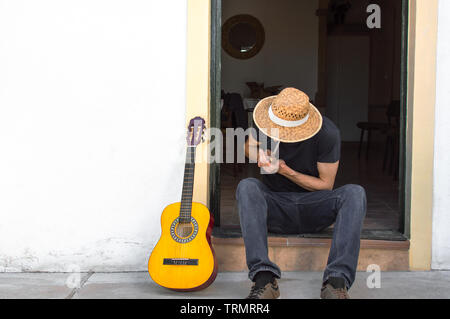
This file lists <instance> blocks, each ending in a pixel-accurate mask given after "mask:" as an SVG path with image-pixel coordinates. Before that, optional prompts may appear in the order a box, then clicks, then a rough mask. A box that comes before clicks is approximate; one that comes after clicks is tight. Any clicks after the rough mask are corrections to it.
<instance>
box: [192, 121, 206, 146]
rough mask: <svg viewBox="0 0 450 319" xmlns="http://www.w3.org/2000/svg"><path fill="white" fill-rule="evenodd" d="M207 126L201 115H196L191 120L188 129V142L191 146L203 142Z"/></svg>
mask: <svg viewBox="0 0 450 319" xmlns="http://www.w3.org/2000/svg"><path fill="white" fill-rule="evenodd" d="M205 128H206V126H205V120H204V119H202V118H201V117H195V118H193V119H192V120H190V121H189V125H188V130H187V143H188V145H189V146H193V147H195V146H197V145H198V144H200V143H201V142H202V138H203V133H204V131H205Z"/></svg>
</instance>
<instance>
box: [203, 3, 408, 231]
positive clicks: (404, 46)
mask: <svg viewBox="0 0 450 319" xmlns="http://www.w3.org/2000/svg"><path fill="white" fill-rule="evenodd" d="M401 1H402V14H401V16H402V23H401V28H402V30H401V33H402V37H401V41H402V43H401V80H400V81H401V83H400V100H401V101H400V102H401V111H400V119H401V121H400V126H401V127H400V151H399V155H400V156H399V185H400V187H401V188H400V190H399V201H400V210H401V214H400V229H399V230H398V231H393V232H392V238H397V239H398V232H400V233H401V234H402V235H404V236H405V238H408V239H409V238H410V236H411V232H410V222H411V157H412V150H411V143H412V132H411V127H410V125H409V123H410V121H411V120H410V116H411V110H409V109H408V93H409V92H410V91H409V90H408V79H409V74H408V64H409V62H410V61H409V57H410V47H409V36H410V34H409V27H410V1H416V0H401ZM221 27H222V0H211V48H210V57H211V60H210V127H220V99H221V54H222V50H221ZM209 206H210V209H211V211H212V212H214V219H215V226H220V164H219V163H211V164H210V171H209Z"/></svg>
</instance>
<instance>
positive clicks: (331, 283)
mask: <svg viewBox="0 0 450 319" xmlns="http://www.w3.org/2000/svg"><path fill="white" fill-rule="evenodd" d="M320 298H321V299H350V296H349V294H348V291H347V287H346V286H345V280H344V278H339V277H330V278H328V280H327V281H326V282H325V283H324V284H323V286H322V290H321V292H320Z"/></svg>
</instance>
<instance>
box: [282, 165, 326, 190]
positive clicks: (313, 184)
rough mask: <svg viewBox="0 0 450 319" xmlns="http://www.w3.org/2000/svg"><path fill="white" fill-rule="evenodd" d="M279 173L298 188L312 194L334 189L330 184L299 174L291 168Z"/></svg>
mask: <svg viewBox="0 0 450 319" xmlns="http://www.w3.org/2000/svg"><path fill="white" fill-rule="evenodd" d="M279 173H280V174H281V175H283V176H284V177H286V178H287V179H289V180H290V181H292V182H294V183H295V184H297V185H298V186H300V187H302V188H304V189H306V190H308V191H311V192H315V191H323V190H332V189H333V185H330V183H329V182H327V181H324V180H322V179H320V178H318V177H314V176H309V175H306V174H302V173H299V172H297V171H294V170H293V169H291V168H289V167H286V169H284V170H282V171H280V172H279Z"/></svg>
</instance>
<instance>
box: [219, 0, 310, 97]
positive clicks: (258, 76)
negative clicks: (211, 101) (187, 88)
mask: <svg viewBox="0 0 450 319" xmlns="http://www.w3.org/2000/svg"><path fill="white" fill-rule="evenodd" d="M222 2H223V12H222V23H225V21H226V20H227V19H228V18H230V17H232V16H234V15H236V14H250V15H253V16H254V17H256V18H258V20H259V21H261V23H262V25H263V26H264V29H265V35H266V38H265V39H266V41H265V44H264V47H263V48H262V50H261V51H260V52H259V53H258V55H256V56H255V57H253V58H251V59H248V60H238V59H235V58H233V57H231V56H229V55H228V54H227V53H226V52H225V51H223V50H222V88H223V89H224V90H225V92H227V93H231V92H237V93H240V94H241V95H242V96H243V97H246V96H249V94H250V90H249V89H248V87H247V85H246V84H245V83H246V82H264V83H265V86H273V85H283V86H285V87H288V86H293V87H297V88H299V89H301V90H303V91H304V92H305V93H307V94H308V95H309V97H310V98H311V99H314V98H315V94H316V93H317V77H318V75H317V71H318V57H317V55H318V45H319V18H318V17H317V16H316V10H317V9H318V8H319V5H318V0H307V1H303V0H302V1H298V0H279V1H273V0H245V1H242V0H223V1H222Z"/></svg>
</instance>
